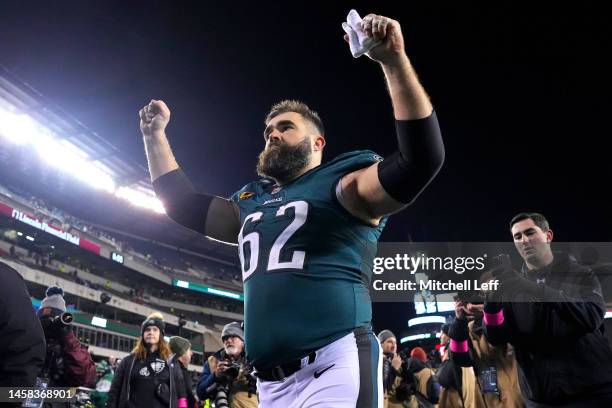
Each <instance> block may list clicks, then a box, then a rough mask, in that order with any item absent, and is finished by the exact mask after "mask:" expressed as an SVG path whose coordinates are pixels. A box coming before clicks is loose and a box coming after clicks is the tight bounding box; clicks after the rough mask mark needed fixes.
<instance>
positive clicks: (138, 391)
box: [106, 312, 187, 408]
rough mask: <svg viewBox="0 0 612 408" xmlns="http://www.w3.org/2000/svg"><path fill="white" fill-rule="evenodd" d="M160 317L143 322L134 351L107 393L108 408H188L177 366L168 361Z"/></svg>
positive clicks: (122, 361)
mask: <svg viewBox="0 0 612 408" xmlns="http://www.w3.org/2000/svg"><path fill="white" fill-rule="evenodd" d="M165 329H166V324H165V323H164V320H163V316H162V315H161V313H157V312H156V313H152V314H151V315H149V317H147V319H145V321H144V322H142V327H141V336H140V340H139V341H138V343H136V347H134V350H132V352H131V353H130V354H129V355H128V356H127V357H125V358H124V359H123V360H121V363H119V366H118V367H117V370H116V371H115V376H114V377H113V382H112V384H111V387H110V391H109V392H108V402H107V404H106V406H107V407H108V408H140V407H142V408H187V398H186V393H185V384H184V381H183V373H182V371H181V368H180V365H179V364H178V363H176V362H175V361H174V359H171V358H170V355H171V351H170V346H169V345H168V343H167V342H166V341H165V340H164V331H165Z"/></svg>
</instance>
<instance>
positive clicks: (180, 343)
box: [170, 336, 191, 357]
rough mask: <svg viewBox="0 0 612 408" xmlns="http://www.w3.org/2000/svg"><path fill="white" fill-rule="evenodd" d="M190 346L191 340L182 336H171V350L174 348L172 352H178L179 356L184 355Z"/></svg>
mask: <svg viewBox="0 0 612 408" xmlns="http://www.w3.org/2000/svg"><path fill="white" fill-rule="evenodd" d="M190 347H191V343H190V342H189V340H187V339H185V338H183V337H180V336H172V337H170V350H172V352H173V353H174V354H176V355H177V357H181V356H182V355H184V354H185V353H187V350H189V348H190Z"/></svg>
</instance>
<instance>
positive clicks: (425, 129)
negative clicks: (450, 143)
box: [378, 112, 444, 204]
mask: <svg viewBox="0 0 612 408" xmlns="http://www.w3.org/2000/svg"><path fill="white" fill-rule="evenodd" d="M395 129H396V133H397V143H398V151H397V152H395V153H394V154H392V155H391V156H390V157H388V158H387V159H385V160H384V161H383V162H381V163H380V164H379V165H378V178H379V180H380V183H381V185H382V186H383V188H384V189H385V191H386V192H387V194H389V195H390V196H391V197H393V198H394V199H395V200H397V201H399V202H401V203H406V204H410V203H412V202H413V201H414V199H415V198H416V197H417V196H418V195H419V194H420V193H421V191H423V190H424V189H425V187H427V185H428V184H429V182H430V181H431V180H433V178H434V177H435V175H436V174H437V173H438V171H439V170H440V168H441V167H442V163H444V143H443V142H442V134H441V132H440V126H439V124H438V119H437V117H436V113H435V112H433V113H432V114H431V115H429V116H428V117H426V118H423V119H417V120H396V121H395Z"/></svg>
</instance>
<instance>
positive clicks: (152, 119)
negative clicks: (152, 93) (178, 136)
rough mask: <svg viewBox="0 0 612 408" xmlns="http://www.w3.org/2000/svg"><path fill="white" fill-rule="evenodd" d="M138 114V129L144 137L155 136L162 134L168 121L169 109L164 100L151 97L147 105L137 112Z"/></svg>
mask: <svg viewBox="0 0 612 408" xmlns="http://www.w3.org/2000/svg"><path fill="white" fill-rule="evenodd" d="M138 114H139V115H140V131H141V132H142V135H143V136H145V137H155V136H157V135H160V134H163V132H164V130H165V129H166V126H168V122H169V121H170V109H168V106H167V105H166V104H165V103H164V101H156V100H155V99H151V102H149V104H148V105H146V106H145V107H144V108H142V109H141V110H140V112H138Z"/></svg>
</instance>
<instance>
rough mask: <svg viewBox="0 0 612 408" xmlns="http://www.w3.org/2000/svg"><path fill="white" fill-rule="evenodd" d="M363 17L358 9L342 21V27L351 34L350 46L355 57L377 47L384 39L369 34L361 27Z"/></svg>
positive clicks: (350, 12)
mask: <svg viewBox="0 0 612 408" xmlns="http://www.w3.org/2000/svg"><path fill="white" fill-rule="evenodd" d="M361 21H362V20H361V17H359V13H357V11H356V10H351V11H349V13H348V16H346V22H344V23H342V28H343V29H344V31H345V32H346V33H347V34H348V36H349V46H350V48H351V53H352V54H353V57H355V58H359V57H361V56H362V55H363V54H366V53H368V52H369V51H370V50H371V49H372V48H374V47H376V46H377V45H378V44H380V43H381V42H382V40H376V39H374V37H368V35H367V34H366V33H365V31H363V29H362V28H361Z"/></svg>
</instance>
